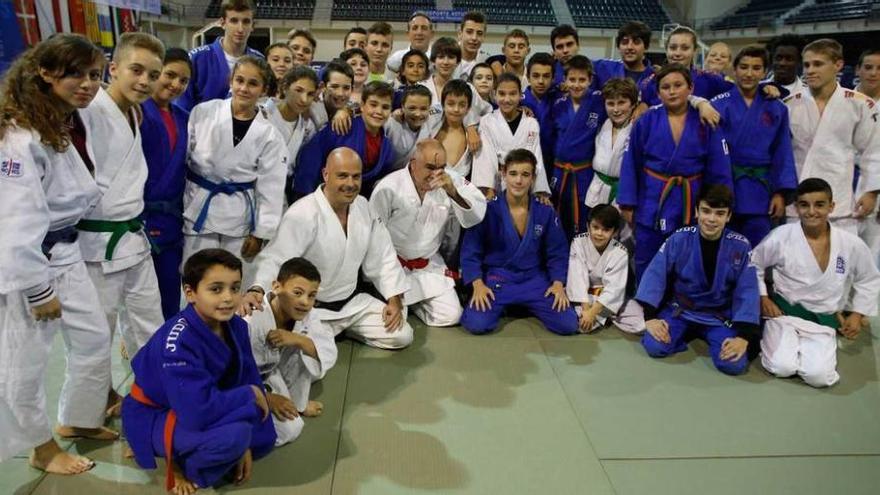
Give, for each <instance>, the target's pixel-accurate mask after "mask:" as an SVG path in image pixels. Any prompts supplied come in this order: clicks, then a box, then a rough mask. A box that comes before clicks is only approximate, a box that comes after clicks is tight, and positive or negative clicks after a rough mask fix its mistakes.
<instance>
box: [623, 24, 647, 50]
mask: <svg viewBox="0 0 880 495" xmlns="http://www.w3.org/2000/svg"><path fill="white" fill-rule="evenodd" d="M623 38H630V39H640V40H642V43H643V44H644V45H645V49H647V48H648V47H649V46H650V45H651V28H650V27H648V25H647V24H645V23H644V22H640V21H629V22H625V23H624V24H623V25H622V26H620V29H618V30H617V37H615V38H614V45H615V46H620V42H621V41H623Z"/></svg>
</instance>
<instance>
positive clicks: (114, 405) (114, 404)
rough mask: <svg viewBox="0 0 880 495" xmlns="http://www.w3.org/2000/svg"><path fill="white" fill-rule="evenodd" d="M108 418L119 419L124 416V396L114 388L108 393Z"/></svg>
mask: <svg viewBox="0 0 880 495" xmlns="http://www.w3.org/2000/svg"><path fill="white" fill-rule="evenodd" d="M105 414H106V415H107V418H108V419H109V418H118V417H119V416H121V415H122V396H121V395H119V394H118V393H116V391H115V390H113V389H112V388H111V389H110V392H107V412H106V413H105Z"/></svg>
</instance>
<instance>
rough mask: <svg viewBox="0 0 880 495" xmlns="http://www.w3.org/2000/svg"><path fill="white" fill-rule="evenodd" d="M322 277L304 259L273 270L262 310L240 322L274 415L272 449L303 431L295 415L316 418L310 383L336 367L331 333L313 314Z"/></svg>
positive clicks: (318, 409)
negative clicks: (244, 323)
mask: <svg viewBox="0 0 880 495" xmlns="http://www.w3.org/2000/svg"><path fill="white" fill-rule="evenodd" d="M320 284H321V274H320V273H318V269H317V268H315V265H313V264H312V263H311V262H309V261H308V260H307V259H305V258H291V259H289V260H287V261H286V262H285V263H284V264H283V265H281V269H280V270H279V271H278V277H277V278H276V279H275V281H274V282H272V290H270V291H269V292H267V293H266V295H265V297H264V300H263V310H262V311H254V312H253V313H251V315H250V316H246V317H245V321H247V322H248V325H250V334H251V348H252V349H253V351H254V360H255V361H256V363H257V367H258V368H259V370H260V376H262V378H263V385H264V388H265V389H266V398H267V399H268V401H269V410H270V411H272V414H273V415H274V416H275V433H276V434H277V435H278V438H277V439H276V440H275V446H276V447H277V446H281V445H284V444H285V443H288V442H292V441H294V440H296V439H297V437H299V434H300V433H301V432H302V429H303V420H302V418H301V417H300V416H305V417H315V416H320V415H321V413H322V412H323V409H324V405H323V404H321V403H320V402H317V401H312V400H309V391H310V390H311V388H312V382H315V381H318V380H320V379H322V378H324V375H325V374H326V373H327V370H329V369H330V368H332V367H333V365H334V364H336V342H335V341H334V339H333V332H330V331H329V330H327V329H326V328H325V327H324V325H322V324H321V320H320V319H319V318H318V316H317V314H316V313H315V312H314V311H312V308H313V307H314V306H315V301H316V299H317V296H318V286H319V285H320Z"/></svg>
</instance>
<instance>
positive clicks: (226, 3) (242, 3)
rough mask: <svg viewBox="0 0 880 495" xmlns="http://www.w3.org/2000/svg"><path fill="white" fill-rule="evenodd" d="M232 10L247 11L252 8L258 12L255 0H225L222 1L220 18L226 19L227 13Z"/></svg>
mask: <svg viewBox="0 0 880 495" xmlns="http://www.w3.org/2000/svg"><path fill="white" fill-rule="evenodd" d="M230 10H231V11H233V12H246V11H248V10H250V11H251V12H253V13H254V14H255V15H256V13H257V8H256V7H254V2H252V1H251V0H223V1H222V2H221V3H220V18H221V19H225V18H226V13H227V12H229V11H230Z"/></svg>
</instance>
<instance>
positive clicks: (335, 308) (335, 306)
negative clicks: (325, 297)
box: [315, 290, 360, 313]
mask: <svg viewBox="0 0 880 495" xmlns="http://www.w3.org/2000/svg"><path fill="white" fill-rule="evenodd" d="M358 294H360V292H358V291H357V290H354V291H352V293H351V295H350V296H348V297H346V298H345V299H340V300H338V301H331V302H324V301H315V307H316V308H318V309H326V310H327V311H332V312H334V313H338V312H339V311H340V310H341V309H342V308H344V307H345V305H346V304H348V302H349V301H351V300H352V299H354V298H355V296H357V295H358Z"/></svg>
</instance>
